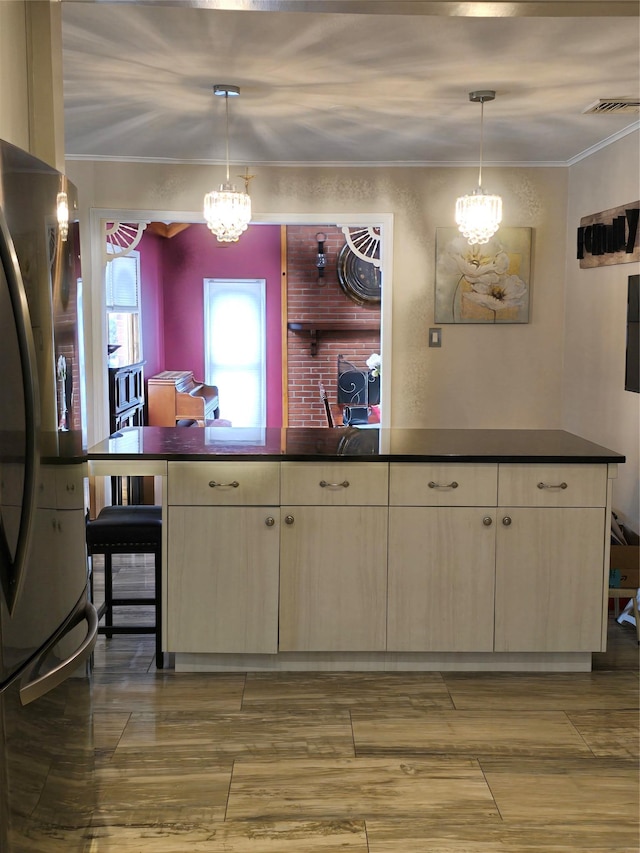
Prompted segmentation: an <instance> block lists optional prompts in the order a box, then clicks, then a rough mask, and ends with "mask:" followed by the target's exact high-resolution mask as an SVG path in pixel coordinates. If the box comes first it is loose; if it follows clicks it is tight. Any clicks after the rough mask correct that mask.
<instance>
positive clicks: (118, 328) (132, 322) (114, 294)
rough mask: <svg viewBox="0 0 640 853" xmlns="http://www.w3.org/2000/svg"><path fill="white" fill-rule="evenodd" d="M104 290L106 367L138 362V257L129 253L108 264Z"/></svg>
mask: <svg viewBox="0 0 640 853" xmlns="http://www.w3.org/2000/svg"><path fill="white" fill-rule="evenodd" d="M105 287H106V303H107V342H108V344H109V350H110V353H109V366H110V367H122V366H123V365H125V364H135V363H136V362H138V361H142V329H141V317H140V253H139V252H135V251H132V252H129V253H128V254H127V255H124V256H118V257H115V258H113V259H112V260H110V261H109V262H108V263H107V266H106V272H105ZM116 347H117V349H116Z"/></svg>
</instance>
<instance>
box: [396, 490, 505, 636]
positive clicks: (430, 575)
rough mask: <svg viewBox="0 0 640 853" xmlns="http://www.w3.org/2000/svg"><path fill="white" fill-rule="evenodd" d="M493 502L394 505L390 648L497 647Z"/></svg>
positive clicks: (494, 510) (494, 512)
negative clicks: (483, 505) (491, 503)
mask: <svg viewBox="0 0 640 853" xmlns="http://www.w3.org/2000/svg"><path fill="white" fill-rule="evenodd" d="M495 515H496V509H495V507H395V506H392V507H391V508H390V510H389V611H388V623H387V632H388V633H387V648H388V650H389V651H413V652H417V651H452V652H469V651H478V652H480V651H492V649H493V596H494V579H495Z"/></svg>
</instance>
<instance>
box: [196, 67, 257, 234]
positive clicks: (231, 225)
mask: <svg viewBox="0 0 640 853" xmlns="http://www.w3.org/2000/svg"><path fill="white" fill-rule="evenodd" d="M213 93H214V95H219V96H222V95H224V100H225V107H226V141H227V180H226V181H225V183H224V184H221V185H220V189H219V190H212V191H211V192H210V193H207V194H206V195H205V197H204V218H205V219H206V222H207V226H208V227H209V229H210V230H211V231H212V232H213V233H214V234H215V235H216V237H217V238H218V241H219V242H220V243H235V242H237V240H238V238H239V237H240V235H241V234H242V233H243V231H246V230H247V226H248V225H249V222H250V221H251V199H250V198H249V194H248V193H247V192H242V191H239V190H236V188H235V186H234V184H232V183H231V182H230V181H229V95H231V96H233V97H235V96H237V95H239V94H240V89H239V88H238V86H228V85H226V84H216V85H215V86H214V87H213Z"/></svg>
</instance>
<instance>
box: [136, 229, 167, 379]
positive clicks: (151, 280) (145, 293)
mask: <svg viewBox="0 0 640 853" xmlns="http://www.w3.org/2000/svg"><path fill="white" fill-rule="evenodd" d="M138 249H139V251H140V290H141V305H142V357H143V358H144V359H145V361H146V362H147V363H146V364H145V367H144V375H145V377H146V378H147V379H148V378H149V376H153V375H154V374H156V373H159V372H160V371H161V370H164V329H163V316H164V306H163V294H162V249H163V238H162V237H158V236H157V235H156V234H152V233H150V232H149V233H146V232H145V234H144V236H143V238H142V240H141V241H140V244H139V246H138Z"/></svg>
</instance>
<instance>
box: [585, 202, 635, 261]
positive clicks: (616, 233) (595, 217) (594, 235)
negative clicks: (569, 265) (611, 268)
mask: <svg viewBox="0 0 640 853" xmlns="http://www.w3.org/2000/svg"><path fill="white" fill-rule="evenodd" d="M639 218H640V201H633V202H631V203H629V204H623V205H621V206H620V207H612V208H611V209H610V210H604V211H602V212H601V213H593V214H591V216H583V217H582V219H581V220H580V227H579V228H578V234H577V253H576V257H577V258H578V260H579V261H580V269H589V268H591V267H602V266H605V265H610V264H629V263H632V262H634V261H640V240H639V239H638V237H639V229H638V219H639Z"/></svg>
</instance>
